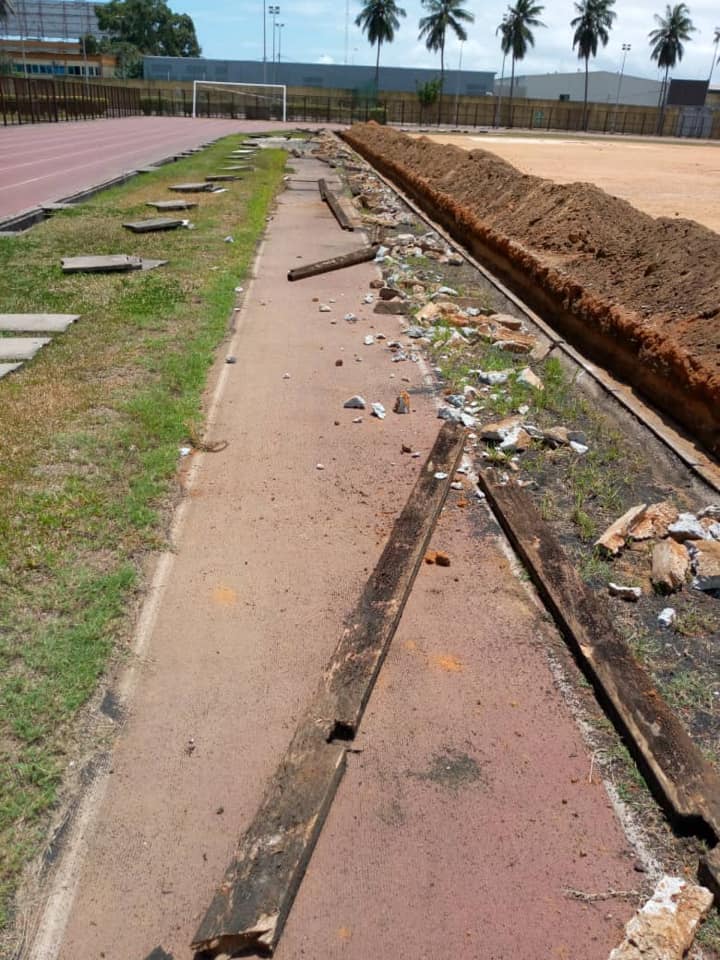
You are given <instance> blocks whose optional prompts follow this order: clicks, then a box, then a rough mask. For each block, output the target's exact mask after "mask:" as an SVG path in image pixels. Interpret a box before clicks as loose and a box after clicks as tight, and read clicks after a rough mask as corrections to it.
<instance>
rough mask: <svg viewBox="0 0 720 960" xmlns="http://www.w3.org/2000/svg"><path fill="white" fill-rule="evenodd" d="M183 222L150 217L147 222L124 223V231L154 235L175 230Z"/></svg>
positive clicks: (183, 221)
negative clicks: (162, 231)
mask: <svg viewBox="0 0 720 960" xmlns="http://www.w3.org/2000/svg"><path fill="white" fill-rule="evenodd" d="M185 222H186V221H185V220H171V219H170V218H169V217H152V218H151V219H149V220H134V221H132V222H129V223H124V224H123V226H124V227H125V229H126V230H132V232H133V233H156V232H158V231H161V230H177V229H178V227H182V226H183V225H184V224H185Z"/></svg>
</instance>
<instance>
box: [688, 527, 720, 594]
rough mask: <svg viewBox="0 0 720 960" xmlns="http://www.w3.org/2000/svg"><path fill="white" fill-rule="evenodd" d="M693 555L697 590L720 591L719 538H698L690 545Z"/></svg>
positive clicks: (694, 581)
mask: <svg viewBox="0 0 720 960" xmlns="http://www.w3.org/2000/svg"><path fill="white" fill-rule="evenodd" d="M690 550H691V552H692V556H693V569H694V571H695V579H694V580H693V586H694V587H695V589H696V590H702V591H704V592H707V593H714V592H716V591H720V543H719V542H718V541H717V540H696V541H694V542H693V543H692V544H691V545H690Z"/></svg>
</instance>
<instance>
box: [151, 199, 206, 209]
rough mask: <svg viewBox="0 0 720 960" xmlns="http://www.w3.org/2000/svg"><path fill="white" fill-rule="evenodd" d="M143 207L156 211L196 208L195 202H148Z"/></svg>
mask: <svg viewBox="0 0 720 960" xmlns="http://www.w3.org/2000/svg"><path fill="white" fill-rule="evenodd" d="M145 206H146V207H155V209H156V210H192V209H193V207H196V206H197V200H150V201H148V203H146V204H145Z"/></svg>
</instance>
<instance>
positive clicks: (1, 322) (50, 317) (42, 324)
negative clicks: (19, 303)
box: [0, 313, 80, 333]
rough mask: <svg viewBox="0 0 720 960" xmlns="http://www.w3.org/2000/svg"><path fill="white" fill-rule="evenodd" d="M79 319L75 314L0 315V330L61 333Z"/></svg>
mask: <svg viewBox="0 0 720 960" xmlns="http://www.w3.org/2000/svg"><path fill="white" fill-rule="evenodd" d="M79 319H80V315H79V314H77V313H0V330H2V331H3V332H16V333H63V332H64V331H65V330H67V328H68V327H69V326H70V325H71V324H72V323H75V321H76V320H79Z"/></svg>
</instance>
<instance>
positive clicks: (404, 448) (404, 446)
mask: <svg viewBox="0 0 720 960" xmlns="http://www.w3.org/2000/svg"><path fill="white" fill-rule="evenodd" d="M400 452H401V453H412V447H409V446H408V445H407V444H406V443H403V444H402V446H401V447H400Z"/></svg>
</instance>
